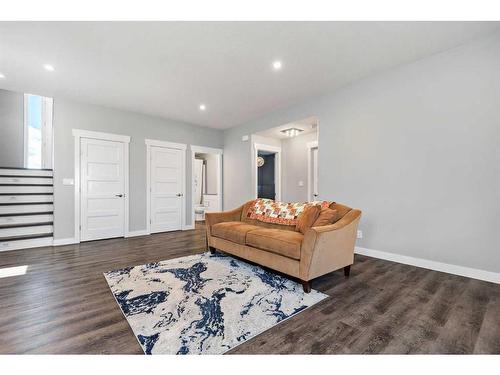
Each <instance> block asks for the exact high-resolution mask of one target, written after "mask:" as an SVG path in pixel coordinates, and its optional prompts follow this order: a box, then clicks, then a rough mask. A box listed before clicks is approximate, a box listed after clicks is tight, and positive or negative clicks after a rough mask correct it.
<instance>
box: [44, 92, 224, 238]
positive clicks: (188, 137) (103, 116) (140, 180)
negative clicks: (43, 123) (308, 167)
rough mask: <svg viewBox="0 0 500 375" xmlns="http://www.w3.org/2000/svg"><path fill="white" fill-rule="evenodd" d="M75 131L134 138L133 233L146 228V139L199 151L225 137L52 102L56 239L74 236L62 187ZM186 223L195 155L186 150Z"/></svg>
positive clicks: (69, 172)
mask: <svg viewBox="0 0 500 375" xmlns="http://www.w3.org/2000/svg"><path fill="white" fill-rule="evenodd" d="M72 129H85V130H92V131H100V132H106V133H115V134H122V135H129V136H131V141H130V191H129V194H130V196H129V201H130V230H131V231H138V230H145V229H146V169H147V168H146V145H145V143H144V139H145V138H149V139H157V140H161V141H170V142H178V143H187V144H196V145H200V146H209V147H219V148H220V147H221V146H222V132H221V131H220V130H216V129H209V128H204V127H199V126H194V125H190V124H186V123H182V122H178V121H173V120H165V119H160V118H157V117H151V116H146V115H141V114H138V113H133V112H126V111H120V110H114V109H110V108H104V107H100V106H94V105H90V104H83V103H78V102H74V101H71V100H67V99H62V98H57V97H56V98H54V137H55V138H54V141H55V142H54V143H55V148H54V160H55V165H54V193H55V194H54V198H55V223H54V230H55V231H54V237H55V238H56V239H63V238H72V237H73V236H74V190H73V186H65V185H63V184H62V179H63V178H73V176H74V155H73V154H74V146H73V144H74V142H73V136H72ZM186 152H187V154H186V169H187V171H186V222H187V224H190V223H191V210H192V198H191V181H192V177H191V163H190V162H189V161H190V160H191V152H190V150H189V148H188V150H187V151H186Z"/></svg>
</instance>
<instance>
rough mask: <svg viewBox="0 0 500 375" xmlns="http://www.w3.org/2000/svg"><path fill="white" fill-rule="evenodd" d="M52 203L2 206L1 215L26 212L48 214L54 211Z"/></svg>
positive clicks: (0, 207)
mask: <svg viewBox="0 0 500 375" xmlns="http://www.w3.org/2000/svg"><path fill="white" fill-rule="evenodd" d="M53 207H54V205H53V203H52V202H42V203H33V204H31V203H21V204H15V205H10V204H5V205H4V204H0V214H2V215H3V214H17V213H25V212H47V211H54V208H53Z"/></svg>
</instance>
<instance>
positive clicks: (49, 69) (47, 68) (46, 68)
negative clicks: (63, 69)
mask: <svg viewBox="0 0 500 375" xmlns="http://www.w3.org/2000/svg"><path fill="white" fill-rule="evenodd" d="M43 67H44V68H45V70H47V71H49V72H53V71H54V70H56V69H55V68H54V67H53V66H52V65H50V64H45V65H44V66H43Z"/></svg>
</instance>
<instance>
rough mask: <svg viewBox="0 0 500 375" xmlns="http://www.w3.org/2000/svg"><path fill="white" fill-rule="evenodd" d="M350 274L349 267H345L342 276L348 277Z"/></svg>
mask: <svg viewBox="0 0 500 375" xmlns="http://www.w3.org/2000/svg"><path fill="white" fill-rule="evenodd" d="M350 273H351V266H350V265H349V266H345V267H344V276H345V277H349V274H350Z"/></svg>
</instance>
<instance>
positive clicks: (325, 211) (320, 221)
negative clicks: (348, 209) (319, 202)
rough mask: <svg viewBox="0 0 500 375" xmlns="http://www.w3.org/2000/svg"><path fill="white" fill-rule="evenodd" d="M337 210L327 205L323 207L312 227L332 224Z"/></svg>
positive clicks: (337, 213) (336, 216)
mask: <svg viewBox="0 0 500 375" xmlns="http://www.w3.org/2000/svg"><path fill="white" fill-rule="evenodd" d="M338 216H339V212H338V211H337V210H332V209H331V208H328V207H323V208H322V209H321V212H320V213H319V216H318V218H317V219H316V221H315V222H314V223H313V225H312V226H313V227H322V226H323V225H328V224H333V223H335V222H336V221H337V220H338Z"/></svg>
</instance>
